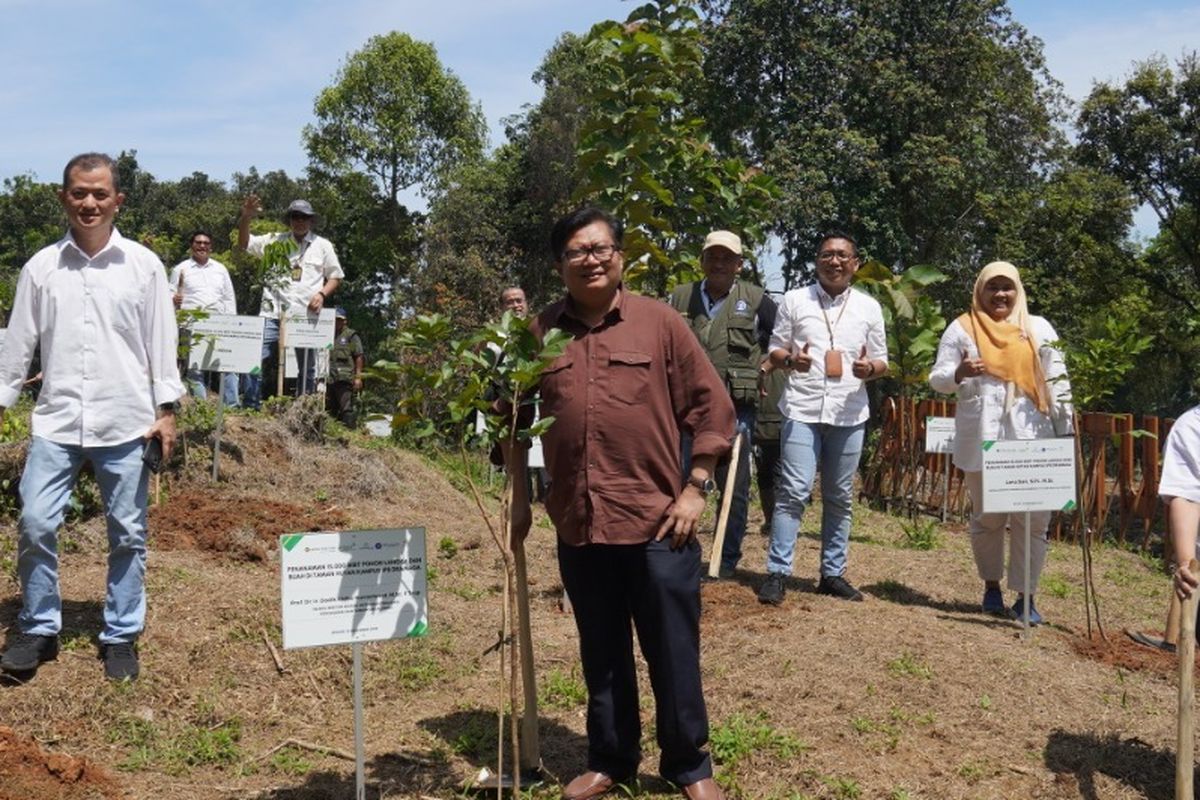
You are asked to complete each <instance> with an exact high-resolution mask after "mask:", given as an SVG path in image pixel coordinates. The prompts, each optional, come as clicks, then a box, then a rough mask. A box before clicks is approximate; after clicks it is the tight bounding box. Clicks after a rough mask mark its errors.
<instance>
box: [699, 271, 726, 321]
mask: <svg viewBox="0 0 1200 800" xmlns="http://www.w3.org/2000/svg"><path fill="white" fill-rule="evenodd" d="M732 292H733V287H732V286H731V287H729V291H728V292H726V293H725V296H724V297H719V298H716V299H715V300H714V299H713V297H712V296H711V295H710V294H709V293H708V278H705V279H704V280H702V281H700V300H701V301H702V302H703V303H704V313H706V314H708V316H710V317H712V316H713V315H715V314H716V313H717V312H718V311H720V310H721V306H723V305H725V301H726V300H728V299H729V295H730V294H731V293H732Z"/></svg>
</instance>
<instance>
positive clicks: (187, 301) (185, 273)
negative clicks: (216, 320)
mask: <svg viewBox="0 0 1200 800" xmlns="http://www.w3.org/2000/svg"><path fill="white" fill-rule="evenodd" d="M181 277H182V278H183V302H182V303H181V304H180V306H179V307H180V308H182V309H193V308H199V309H203V310H204V311H211V312H212V313H214V314H236V313H237V299H236V298H235V297H234V294H233V281H232V280H231V279H230V277H229V270H228V269H226V268H225V265H224V264H222V263H221V262H220V261H217V260H216V259H215V258H210V259H209V260H208V261H205V262H204V263H203V264H200V263H198V262H197V261H196V260H195V259H194V258H189V259H187V260H185V261H180V262H179V263H178V264H176V265H175V268H174V269H172V270H171V281H170V283H171V291H172V292H178V291H179V279H180V278H181Z"/></svg>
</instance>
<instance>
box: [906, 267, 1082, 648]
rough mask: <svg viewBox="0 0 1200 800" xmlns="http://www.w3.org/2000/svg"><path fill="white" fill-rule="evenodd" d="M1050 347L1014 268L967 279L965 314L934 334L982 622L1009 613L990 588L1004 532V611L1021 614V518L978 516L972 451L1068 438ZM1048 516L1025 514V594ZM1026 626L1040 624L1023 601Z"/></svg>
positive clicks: (1063, 396) (977, 458) (1061, 382)
mask: <svg viewBox="0 0 1200 800" xmlns="http://www.w3.org/2000/svg"><path fill="white" fill-rule="evenodd" d="M1057 341H1058V334H1057V333H1055V331H1054V327H1053V326H1052V325H1051V324H1050V323H1049V322H1047V321H1046V320H1045V319H1043V318H1042V317H1037V316H1034V315H1032V314H1030V313H1029V304H1028V301H1027V299H1026V297H1025V287H1024V285H1022V283H1021V276H1020V273H1018V271H1017V268H1016V267H1014V266H1013V265H1012V264H1009V263H1007V262H1005V261H993V262H992V263H991V264H988V265H987V266H986V267H984V268H983V270H982V271H981V272H980V273H979V276H978V277H977V278H976V279H975V289H974V292H973V293H972V295H971V309H970V310H969V311H967V312H966V313H965V314H963V315H962V316H960V317H959V318H958V319H956V320H954V322H952V323H950V325H949V326H948V327H947V328H946V330H945V331H944V332H943V333H942V340H941V343H940V344H939V345H938V352H937V360H936V361H935V362H934V365H933V369H932V370H931V371H930V373H929V385H930V386H931V387H933V390H934V391H936V392H941V393H943V394H957V395H958V402H957V403H956V405H955V411H954V456H953V459H954V465H955V466H956V467H958V468H959V469H961V470H962V471H963V473H964V478H965V480H966V484H967V493H968V494H969V495H970V497H971V522H970V532H971V552H972V553H973V554H974V556H975V567H976V569H977V570H978V572H979V577H980V578H981V579H982V580H983V586H984V588H983V602H982V606H983V611H984V612H986V613H989V614H1006V613H1009V612H1008V609H1006V607H1005V603H1004V593H1003V590H1001V588H1000V579H1001V578H1002V577H1003V576H1004V532H1005V529H1008V530H1009V531H1010V533H1009V557H1008V588H1009V589H1012V590H1013V591H1016V592H1018V594H1017V600H1016V602H1015V603H1013V606H1012V609H1011V613H1012V614H1013V615H1014V616H1016V617H1018V618H1020V617H1022V616H1023V615H1024V608H1025V597H1024V595H1022V594H1020V592H1021V591H1022V588H1023V586H1024V575H1025V567H1024V564H1025V514H1007V513H1006V514H985V513H984V512H983V447H982V445H983V442H984V441H985V440H999V439H1049V438H1053V437H1054V436H1059V435H1065V434H1069V433H1070V432H1071V430H1070V422H1069V420H1070V419H1071V385H1070V383H1069V382H1068V381H1067V368H1066V364H1065V363H1064V362H1063V357H1062V353H1061V352H1060V351H1059V349H1058V347H1057V346H1056V344H1055V343H1056V342H1057ZM1056 420H1061V422H1058V423H1057V424H1056ZM1058 428H1062V429H1061V430H1059V429H1058ZM1050 513H1051V512H1049V511H1034V512H1032V513H1030V514H1029V525H1030V531H1029V533H1030V537H1029V538H1030V552H1029V561H1030V576H1031V577H1030V580H1031V585H1032V586H1034V587H1036V586H1037V583H1038V578H1039V577H1040V576H1041V572H1042V565H1043V564H1044V563H1045V561H1046V528H1047V526H1048V525H1049V524H1050ZM1029 622H1030V624H1033V625H1040V624H1041V623H1042V615H1041V614H1040V613H1038V610H1037V606H1036V604H1035V603H1034V598H1033V597H1032V596H1031V597H1030V598H1029Z"/></svg>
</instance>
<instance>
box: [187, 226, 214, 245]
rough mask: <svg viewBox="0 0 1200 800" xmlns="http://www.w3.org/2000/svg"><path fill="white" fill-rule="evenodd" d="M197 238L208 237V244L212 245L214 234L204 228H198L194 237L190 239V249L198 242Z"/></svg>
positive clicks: (193, 234) (194, 232)
mask: <svg viewBox="0 0 1200 800" xmlns="http://www.w3.org/2000/svg"><path fill="white" fill-rule="evenodd" d="M197 236H207V237H208V243H209V244H212V238H213V237H212V234H211V233H209V232H208V231H206V230H204V229H203V228H197V229H196V230H194V231H192V235H191V236H189V237H188V246H189V247H190V246H191V245H192V242H194V241H196V237H197Z"/></svg>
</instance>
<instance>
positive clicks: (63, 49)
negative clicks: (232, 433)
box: [0, 0, 1200, 232]
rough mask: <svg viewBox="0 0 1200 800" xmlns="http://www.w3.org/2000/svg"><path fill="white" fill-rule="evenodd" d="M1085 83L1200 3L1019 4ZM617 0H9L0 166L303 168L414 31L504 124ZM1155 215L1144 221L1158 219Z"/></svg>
mask: <svg viewBox="0 0 1200 800" xmlns="http://www.w3.org/2000/svg"><path fill="white" fill-rule="evenodd" d="M1009 5H1010V8H1011V9H1012V11H1013V14H1014V16H1015V17H1016V18H1017V19H1018V20H1019V21H1020V22H1022V23H1023V24H1024V25H1025V26H1026V27H1027V28H1029V29H1030V31H1031V32H1032V33H1033V34H1034V35H1036V36H1038V37H1040V38H1041V39H1042V40H1043V41H1044V43H1045V52H1046V56H1047V61H1048V63H1049V67H1050V69H1051V71H1052V72H1053V74H1054V75H1055V76H1056V77H1058V78H1059V80H1061V81H1062V82H1063V83H1064V85H1065V88H1066V90H1067V92H1068V94H1069V95H1070V96H1072V97H1074V98H1080V97H1083V96H1084V95H1086V94H1087V92H1088V90H1089V89H1090V87H1091V84H1092V81H1093V79H1099V80H1114V81H1115V80H1121V79H1122V78H1123V77H1124V76H1125V75H1126V74H1127V73H1128V72H1129V68H1130V65H1131V64H1132V62H1133V61H1135V60H1139V59H1144V58H1147V57H1149V56H1150V55H1152V54H1154V53H1161V54H1164V55H1166V56H1167V57H1168V58H1170V59H1172V60H1174V59H1176V58H1178V56H1179V55H1181V54H1182V53H1183V52H1184V50H1185V48H1188V47H1196V46H1197V45H1198V43H1200V4H1197V3H1196V2H1195V0H1188V1H1187V2H1185V0H1144V1H1143V2H1141V3H1138V4H1134V3H1132V2H1128V0H1010V3H1009ZM634 7H635V6H634V4H633V3H627V2H619V1H618V0H593V1H592V2H578V0H441V1H440V2H413V0H339V2H336V3H334V2H328V1H327V0H326V1H318V0H293V1H292V2H287V3H283V2H277V0H270V1H267V0H257V1H256V0H242V2H222V1H218V0H192V2H188V3H186V4H184V3H178V2H169V0H109V2H107V3H105V4H103V8H104V11H105V13H103V14H97V13H95V12H94V10H93V9H95V8H96V6H95V5H92V4H84V3H80V2H66V1H65V0H0V20H3V24H2V25H0V74H3V75H5V76H6V77H7V80H6V81H5V82H3V83H0V120H3V123H2V124H0V178H4V177H9V176H12V175H15V174H20V173H26V172H32V173H34V174H35V175H36V176H37V177H38V178H39V179H42V180H56V175H57V174H58V173H59V171H61V169H62V164H63V163H64V162H65V160H66V159H67V158H69V157H70V156H71V155H73V154H75V153H77V152H81V151H85V150H104V151H109V152H112V153H116V152H117V151H119V150H122V149H130V148H135V149H137V151H138V160H139V162H140V163H141V165H142V166H143V168H145V169H147V170H149V171H150V172H152V173H153V174H155V175H156V176H157V177H159V178H162V179H175V178H179V177H181V176H183V175H187V174H190V173H191V172H192V171H194V170H199V171H202V172H205V173H207V174H208V175H209V176H211V177H213V178H217V179H221V180H226V179H228V178H229V176H230V175H231V174H232V173H233V172H234V171H245V170H246V169H247V168H248V167H250V166H252V165H253V166H256V167H258V169H259V170H260V171H267V170H271V169H284V170H287V171H288V173H290V174H300V173H301V172H303V169H304V167H305V164H306V157H305V154H304V150H303V147H302V146H301V143H300V131H301V129H302V128H303V126H304V125H305V124H306V123H308V122H311V121H312V103H313V99H314V97H315V96H316V94H317V93H318V92H319V91H320V90H321V89H322V88H323V87H325V86H326V85H328V84H329V83H330V82H331V80H332V78H333V76H334V74H335V73H336V71H337V69H338V66H339V64H340V63H341V61H342V60H343V58H344V57H345V56H346V54H347V53H349V52H352V51H354V50H356V49H358V48H359V47H361V46H362V45H363V43H364V42H365V41H366V40H367V39H368V38H369V37H370V36H372V35H374V34H376V33H382V32H386V31H390V30H403V31H405V32H407V33H409V34H410V35H412V36H413V37H415V38H418V39H422V40H425V41H431V42H433V43H434V44H435V45H436V47H437V50H438V53H439V55H440V57H441V59H442V61H443V63H444V64H446V65H447V66H448V67H449V68H450V69H452V70H453V71H454V72H455V73H456V74H457V75H458V76H459V77H460V78H461V79H462V80H463V82H464V83H465V84H466V86H467V88H468V90H469V91H470V92H471V94H472V96H473V97H474V98H475V99H476V100H477V101H479V102H480V103H481V105H482V107H483V110H484V113H485V115H486V116H487V118H488V121H489V123H490V125H491V131H492V134H491V143H492V144H493V145H495V144H498V143H499V142H500V141H501V140H502V138H503V130H502V127H501V125H500V120H501V119H502V118H504V117H506V116H508V115H510V114H514V113H516V112H518V111H520V109H521V107H522V105H523V104H526V103H534V102H536V101H537V99H538V97H539V96H540V88H539V87H538V86H537V85H535V84H534V83H533V81H532V79H531V76H532V74H533V72H534V70H535V69H536V68H537V66H538V65H539V64H540V62H541V60H542V57H543V55H544V54H545V52H546V51H547V50H548V49H549V48H550V47H551V46H552V45H553V43H554V41H555V39H556V38H557V37H558V36H559V35H560V34H561V33H562V32H563V31H574V32H579V33H582V32H585V31H586V30H587V29H588V28H589V27H590V26H591V24H592V23H594V22H596V21H597V20H601V19H605V18H612V19H622V18H624V17H625V16H626V15H627V14H628V13H629V11H630V10H631V9H632V8H634ZM1147 222H1148V220H1147V219H1144V218H1139V227H1140V228H1142V229H1143V230H1144V231H1145V232H1152V231H1153V227H1150V228H1149V229H1147V228H1146V224H1145V223H1147Z"/></svg>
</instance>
